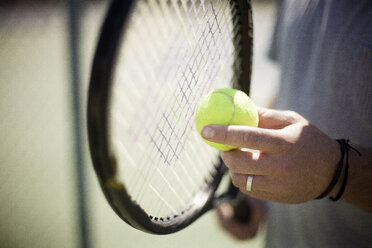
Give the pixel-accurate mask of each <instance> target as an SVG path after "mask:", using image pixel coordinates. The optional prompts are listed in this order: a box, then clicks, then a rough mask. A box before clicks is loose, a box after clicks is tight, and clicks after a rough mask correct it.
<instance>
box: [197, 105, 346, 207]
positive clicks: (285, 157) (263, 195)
mask: <svg viewBox="0 0 372 248" xmlns="http://www.w3.org/2000/svg"><path fill="white" fill-rule="evenodd" d="M258 112H259V127H258V128H255V127H248V126H219V125H208V126H205V127H204V128H203V130H202V135H203V137H204V138H205V139H207V140H210V141H213V142H217V143H222V144H228V145H233V146H237V147H239V148H237V149H235V150H232V151H228V152H222V153H221V156H222V159H223V160H224V162H225V164H226V166H227V167H228V168H229V170H230V175H231V178H232V181H233V184H234V185H235V186H236V187H238V188H239V189H240V190H241V191H242V192H243V193H246V194H248V195H250V196H252V197H254V198H259V199H265V200H270V201H275V202H281V203H293V204H294V203H302V202H306V201H309V200H312V199H314V198H316V197H318V196H319V195H320V194H321V193H322V192H323V191H324V190H325V189H326V188H327V186H328V184H329V183H330V181H331V179H332V177H333V175H334V172H335V170H336V166H337V163H338V161H339V159H340V156H341V153H340V151H339V145H338V143H337V141H335V140H333V139H331V138H330V137H328V136H327V135H325V134H324V133H323V132H321V131H320V130H319V129H318V128H316V127H315V126H313V125H312V124H311V123H309V122H308V121H307V120H306V119H305V118H303V117H302V116H300V115H299V114H297V113H295V112H292V111H278V110H270V109H259V110H258ZM244 148H247V149H244ZM248 175H253V183H252V189H251V191H249V192H248V191H247V190H246V189H245V187H246V180H247V177H248Z"/></svg>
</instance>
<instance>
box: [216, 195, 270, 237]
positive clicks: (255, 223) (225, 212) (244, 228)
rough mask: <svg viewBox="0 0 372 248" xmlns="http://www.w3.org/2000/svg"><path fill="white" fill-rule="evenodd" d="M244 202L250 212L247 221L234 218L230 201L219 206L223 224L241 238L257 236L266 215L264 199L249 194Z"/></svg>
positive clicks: (219, 216)
mask: <svg viewBox="0 0 372 248" xmlns="http://www.w3.org/2000/svg"><path fill="white" fill-rule="evenodd" d="M244 203H245V205H246V208H247V211H249V213H250V217H249V219H248V221H247V222H241V221H239V220H237V219H235V218H234V216H235V213H234V209H233V207H232V206H231V205H230V204H229V203H223V204H221V205H220V206H219V207H218V208H217V214H218V220H219V222H220V224H221V226H222V227H223V228H224V229H225V230H226V231H227V232H228V233H230V234H231V235H232V236H233V237H235V238H236V239H239V240H247V239H250V238H253V237H254V236H256V234H257V232H258V229H259V227H260V223H261V222H262V220H263V219H264V216H265V209H264V203H263V201H261V200H257V199H254V198H251V197H249V196H247V197H245V198H244Z"/></svg>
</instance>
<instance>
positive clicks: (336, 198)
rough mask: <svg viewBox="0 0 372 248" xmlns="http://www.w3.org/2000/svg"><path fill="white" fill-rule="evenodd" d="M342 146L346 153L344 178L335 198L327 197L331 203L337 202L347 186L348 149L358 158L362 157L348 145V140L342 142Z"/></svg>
mask: <svg viewBox="0 0 372 248" xmlns="http://www.w3.org/2000/svg"><path fill="white" fill-rule="evenodd" d="M342 141H343V143H344V145H345V151H346V162H345V176H344V181H343V182H342V185H341V188H340V191H339V192H338V194H337V195H336V196H335V197H332V196H331V197H329V199H330V200H331V201H338V200H339V199H340V198H341V196H342V195H343V193H344V192H345V188H346V184H347V178H348V174H349V149H350V148H351V149H352V150H354V151H355V152H356V153H357V154H358V155H359V157H361V156H362V154H361V153H360V152H359V151H358V150H357V149H355V148H354V147H352V146H351V145H349V140H346V141H345V140H342Z"/></svg>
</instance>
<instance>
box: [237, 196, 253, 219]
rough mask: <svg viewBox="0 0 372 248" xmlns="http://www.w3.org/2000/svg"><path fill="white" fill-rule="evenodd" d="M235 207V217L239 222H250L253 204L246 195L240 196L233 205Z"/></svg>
mask: <svg viewBox="0 0 372 248" xmlns="http://www.w3.org/2000/svg"><path fill="white" fill-rule="evenodd" d="M232 206H233V208H234V219H235V220H237V221H238V222H241V223H244V222H249V221H250V219H251V213H252V212H251V206H250V204H249V202H248V201H247V199H246V198H245V197H244V196H239V197H237V199H236V202H234V204H233V205H232Z"/></svg>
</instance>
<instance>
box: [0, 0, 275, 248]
mask: <svg viewBox="0 0 372 248" xmlns="http://www.w3.org/2000/svg"><path fill="white" fill-rule="evenodd" d="M108 5H109V1H88V0H85V1H83V0H79V1H73V0H71V1H70V2H68V1H62V0H55V1H53V0H44V1H43V0H38V1H35V0H29V1H26V0H24V1H20V0H18V1H16V0H14V1H11V0H8V1H6V0H5V1H4V0H0V247H1V248H20V247H22V248H23V247H28V248H36V247H37V248H43V247H48V248H50V247H56V248H58V247H71V248H75V247H76V248H78V247H84V248H88V247H89V248H90V247H92V248H104V247H110V248H116V247H142V248H146V247H151V248H156V247H180V248H182V247H205V248H209V247H213V248H218V247H262V246H263V244H264V235H265V228H264V227H263V228H262V230H261V231H260V233H259V235H258V236H257V238H255V239H253V240H251V241H245V242H239V241H236V240H234V239H232V238H231V237H230V236H229V235H228V234H226V233H225V232H224V231H223V230H222V229H221V228H220V227H219V226H218V223H217V219H216V216H215V213H214V212H210V213H208V214H207V215H205V216H203V217H202V218H201V219H199V220H198V221H196V222H195V223H194V224H193V225H191V226H190V227H188V228H186V229H185V230H183V231H181V232H178V233H176V234H172V235H167V236H154V235H150V234H146V233H142V232H140V231H137V230H135V229H133V228H131V227H129V226H128V225H127V224H125V223H124V222H123V221H121V220H120V219H119V218H118V217H117V216H116V214H115V213H114V212H113V211H112V210H111V208H110V207H109V205H108V203H107V202H106V200H105V198H104V196H103V194H102V192H101V189H100V188H99V185H98V181H97V180H96V177H95V174H94V171H93V167H92V164H91V160H90V155H89V151H88V147H87V137H86V131H85V115H86V113H85V108H86V95H87V88H88V82H89V73H90V66H91V63H92V58H93V55H94V49H95V46H96V42H97V37H98V34H99V29H100V26H101V25H102V21H103V18H104V15H105V12H106V9H107V7H108ZM253 11H254V12H253V13H254V25H255V27H254V29H255V37H254V39H255V40H254V41H255V47H254V49H255V53H254V66H253V79H252V81H253V85H252V93H251V96H252V98H253V100H254V101H255V102H256V103H257V104H258V105H261V106H270V105H271V102H272V100H273V97H274V96H275V92H276V90H277V87H278V85H277V78H278V70H277V68H276V67H275V65H273V64H272V63H271V62H270V61H268V59H267V56H266V54H267V50H268V46H269V43H270V37H271V32H272V28H273V24H274V17H275V3H274V2H273V1H268V0H267V1H263V0H261V1H259V0H255V1H253ZM74 87H75V90H76V89H78V90H80V93H79V96H78V98H76V96H75V98H74V94H73V89H74ZM76 87H77V88H76ZM73 99H75V100H79V102H76V101H75V102H74V100H73ZM76 104H79V110H80V111H81V113H80V115H79V117H80V119H77V121H78V122H79V123H80V124H81V130H82V133H81V135H82V136H81V147H82V148H83V149H82V153H81V154H82V156H81V157H79V156H77V152H76V148H77V147H76V141H77V140H76V138H77V136H76V127H77V125H76V124H74V121H76V119H75V117H76V116H75V117H74V109H76ZM75 113H76V112H75ZM81 204H83V206H82V205H81Z"/></svg>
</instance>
